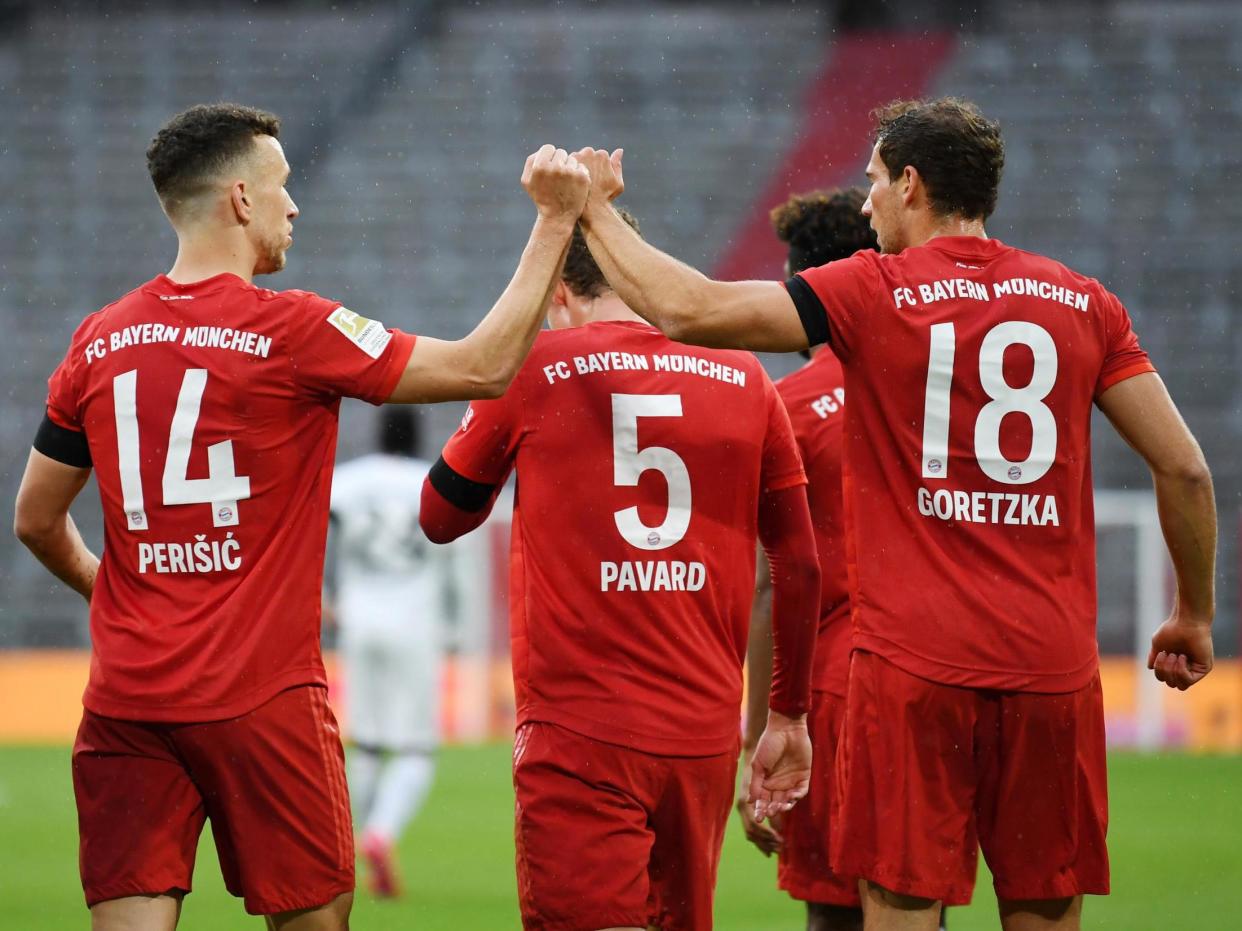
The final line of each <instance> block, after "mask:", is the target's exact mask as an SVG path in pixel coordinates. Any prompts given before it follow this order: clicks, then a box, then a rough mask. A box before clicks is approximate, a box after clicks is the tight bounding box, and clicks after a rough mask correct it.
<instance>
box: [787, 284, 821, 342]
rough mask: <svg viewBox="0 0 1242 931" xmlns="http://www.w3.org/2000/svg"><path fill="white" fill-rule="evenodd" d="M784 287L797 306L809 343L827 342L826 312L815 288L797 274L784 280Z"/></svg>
mask: <svg viewBox="0 0 1242 931" xmlns="http://www.w3.org/2000/svg"><path fill="white" fill-rule="evenodd" d="M785 289H786V290H787V291H788V292H789V296H790V297H791V298H793V302H794V307H796V308H798V316H799V318H801V320H802V328H803V329H804V330H806V338H807V340H809V341H810V344H811V345H812V346H818V345H819V344H820V343H827V342H829V341H830V339H831V334H830V333H829V331H828V312H827V311H826V310H824V305H823V302H822V301H820V299H819V295H818V294H816V293H815V289H814V288H812V287H811V286H810V285H809V284H807V283H806V282H805V281H803V280H802V279H801V278H799V277H798V276H797V275H794V276H793V277H792V278H790V279H789V280H788V281H786V282H785Z"/></svg>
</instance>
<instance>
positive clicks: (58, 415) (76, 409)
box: [47, 345, 82, 433]
mask: <svg viewBox="0 0 1242 931" xmlns="http://www.w3.org/2000/svg"><path fill="white" fill-rule="evenodd" d="M76 363H77V359H76V353H75V352H74V345H70V347H69V351H68V352H67V353H65V358H64V359H62V360H61V363H60V365H58V366H56V371H54V372H53V373H52V377H51V378H49V379H48V380H47V416H48V419H49V420H51V421H52V422H53V423H54V424H56V425H57V426H58V427H64V428H65V429H66V430H74V431H76V432H78V433H81V432H82V410H81V403H80V402H81V394H80V391H79V381H78V367H77V364H76Z"/></svg>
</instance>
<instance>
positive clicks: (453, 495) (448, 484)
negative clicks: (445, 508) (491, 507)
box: [427, 456, 496, 513]
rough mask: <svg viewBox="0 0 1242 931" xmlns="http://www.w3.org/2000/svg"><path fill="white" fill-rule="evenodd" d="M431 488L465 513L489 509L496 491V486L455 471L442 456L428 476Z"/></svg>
mask: <svg viewBox="0 0 1242 931" xmlns="http://www.w3.org/2000/svg"><path fill="white" fill-rule="evenodd" d="M427 479H428V481H430V482H431V487H432V488H434V489H435V490H436V491H438V492H439V493H440V497H441V498H443V499H444V500H445V501H447V502H448V503H449V504H451V505H453V506H454V507H457V508H461V510H463V511H469V512H471V513H477V512H479V511H481V510H483V509H484V508H485V507H487V503H488V502H489V501H491V500H492V494H493V493H495V491H496V486H495V485H485V484H484V483H483V482H475V481H471V480H470V479H468V478H466V477H465V476H464V475H459V474H458V473H456V472H454V471H453V467H452V466H450V465H449V464H448V463H447V462H445V461H444V457H443V456H441V457H440V458H439V459H437V460H436V464H435V465H433V466H432V467H431V472H430V473H429V474H428V475H427Z"/></svg>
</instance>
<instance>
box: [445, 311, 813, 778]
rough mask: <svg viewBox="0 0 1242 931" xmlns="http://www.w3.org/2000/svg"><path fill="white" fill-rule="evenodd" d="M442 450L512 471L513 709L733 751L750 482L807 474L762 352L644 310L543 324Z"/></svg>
mask: <svg viewBox="0 0 1242 931" xmlns="http://www.w3.org/2000/svg"><path fill="white" fill-rule="evenodd" d="M443 459H444V462H445V463H446V464H447V465H448V466H449V467H450V468H452V469H453V471H454V472H456V473H457V474H458V475H460V476H463V477H464V478H466V479H469V480H472V481H474V482H479V483H482V484H484V485H497V484H499V483H501V482H503V481H504V480H505V477H506V476H507V475H508V474H509V470H510V469H511V468H513V467H514V466H515V465H516V467H517V499H516V504H515V507H514V515H513V543H512V561H511V571H510V585H509V603H510V606H511V614H512V639H513V677H514V682H515V686H516V690H517V704H518V709H517V710H518V724H519V725H520V724H523V723H526V722H528V721H542V722H547V723H551V724H557V725H560V726H561V727H565V728H568V729H569V730H572V731H576V732H577V733H580V734H584V735H586V736H588V737H592V738H595V739H597V740H603V741H606V742H609V743H616V744H621V745H623V746H627V747H633V748H635V749H638V750H642V751H644V752H648V753H663V754H671V755H678V756H697V755H711V754H716V753H724V752H728V751H730V750H732V749H734V748H735V747H736V745H737V740H738V729H739V724H740V704H741V698H742V661H743V658H744V657H745V653H746V633H747V627H748V623H749V608H750V601H751V596H752V594H753V592H754V578H755V537H756V532H757V521H758V509H759V499H760V494H761V493H763V492H769V491H779V490H781V489H785V488H790V487H793V486H795V485H800V484H803V483H804V482H805V481H806V478H805V477H804V475H803V472H802V464H801V462H800V461H799V459H798V450H797V446H796V445H795V443H794V438H793V431H792V430H791V429H790V426H789V417H788V415H787V414H786V413H785V409H784V407H783V405H782V404H781V401H780V398H779V397H778V396H777V394H776V390H775V388H774V387H773V386H772V382H771V381H770V380H769V379H768V377H767V375H766V374H765V373H764V371H763V367H762V366H761V365H760V364H759V361H758V360H757V359H756V358H755V357H754V356H753V355H751V354H750V353H745V352H732V351H725V350H716V349H699V348H697V347H690V346H682V345H680V344H678V343H674V342H671V341H670V340H669V339H668V338H667V337H665V336H664V335H663V334H661V333H660V332H659V331H658V330H656V329H654V328H652V327H650V326H647V325H646V324H644V323H632V322H600V323H592V324H588V325H587V326H582V327H574V328H570V329H564V330H555V331H552V332H544V333H540V334H539V338H538V339H537V340H536V341H535V346H534V348H533V349H532V350H531V354H530V356H529V358H528V359H527V360H526V364H525V366H523V368H522V370H521V372H519V373H518V376H517V378H516V379H515V380H514V382H513V384H512V385H511V386H510V388H509V390H508V392H507V393H506V394H505V396H504V397H503V398H500V399H497V400H492V401H475V402H474V403H473V404H472V405H471V407H470V410H469V411H468V412H467V414H466V419H465V420H464V421H463V422H462V427H461V429H460V430H459V431H458V432H457V433H456V434H454V436H453V438H452V439H451V440H449V442H448V444H447V445H446V446H445V448H444V452H443ZM808 671H809V670H808ZM808 697H809V695H808Z"/></svg>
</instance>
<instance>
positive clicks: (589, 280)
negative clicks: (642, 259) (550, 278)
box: [561, 207, 642, 297]
mask: <svg viewBox="0 0 1242 931" xmlns="http://www.w3.org/2000/svg"><path fill="white" fill-rule="evenodd" d="M617 213H619V214H620V215H621V219H622V220H624V221H625V222H626V223H628V224H629V226H630V228H631V229H632V230H634V232H636V233H638V234H639V235H640V236H641V235H642V230H640V229H639V228H638V220H637V219H635V217H634V214H632V213H630V212H629V211H628V210H626V209H625V208H624V207H618V208H617ZM561 277H562V278H563V279H564V280H565V284H567V285H569V290H571V291H573V292H574V294H576V295H578V296H579V297H599V296H600V295H601V294H603V293H604V292H605V291H608V290H611V288H610V286H609V284H608V281H607V279H606V278H604V273H603V272H602V271H600V270H599V266H598V265H597V264H595V259H594V257H593V256H592V255H591V250H590V249H588V248H587V244H586V237H585V236H583V235H582V227H580V226H575V227H574V236H573V239H572V240H571V241H570V243H569V252H568V253H566V255H565V270H564V271H563V272H561Z"/></svg>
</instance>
